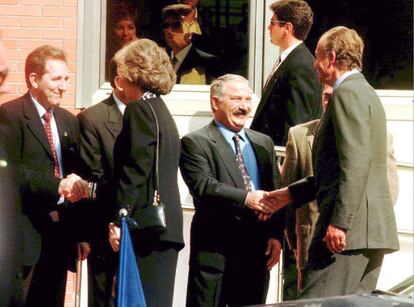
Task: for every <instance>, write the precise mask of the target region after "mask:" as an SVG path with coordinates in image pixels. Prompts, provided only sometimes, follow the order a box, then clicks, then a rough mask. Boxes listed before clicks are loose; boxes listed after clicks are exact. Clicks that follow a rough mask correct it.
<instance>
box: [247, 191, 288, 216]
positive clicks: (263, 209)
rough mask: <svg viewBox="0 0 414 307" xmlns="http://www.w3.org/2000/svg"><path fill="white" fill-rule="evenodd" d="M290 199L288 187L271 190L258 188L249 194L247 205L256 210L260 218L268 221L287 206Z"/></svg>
mask: <svg viewBox="0 0 414 307" xmlns="http://www.w3.org/2000/svg"><path fill="white" fill-rule="evenodd" d="M290 201H291V197H290V193H289V190H288V188H282V189H279V190H274V191H270V192H266V191H262V190H258V191H253V192H249V193H248V194H247V198H246V205H247V207H248V208H250V209H252V210H254V211H255V213H256V214H257V217H258V218H259V220H261V221H266V220H268V219H269V218H270V216H271V215H272V214H273V213H274V212H276V211H278V210H279V209H281V208H283V207H284V206H286V205H287V204H288V203H289V202H290Z"/></svg>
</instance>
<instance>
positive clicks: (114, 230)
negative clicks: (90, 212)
mask: <svg viewBox="0 0 414 307" xmlns="http://www.w3.org/2000/svg"><path fill="white" fill-rule="evenodd" d="M120 240H121V228H119V227H118V226H116V225H115V224H114V223H109V244H111V247H112V250H113V251H114V252H118V251H119V241H120Z"/></svg>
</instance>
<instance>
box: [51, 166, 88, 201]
mask: <svg viewBox="0 0 414 307" xmlns="http://www.w3.org/2000/svg"><path fill="white" fill-rule="evenodd" d="M89 193H90V187H89V183H88V182H87V181H86V180H84V179H82V178H81V177H80V176H78V175H76V174H73V173H72V174H70V175H68V176H67V177H66V178H63V179H62V180H61V181H60V183H59V189H58V194H59V195H60V196H63V197H64V198H65V199H67V200H69V201H70V202H77V201H79V200H81V199H82V198H88V197H89Z"/></svg>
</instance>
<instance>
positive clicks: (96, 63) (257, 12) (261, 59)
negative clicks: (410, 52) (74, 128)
mask: <svg viewBox="0 0 414 307" xmlns="http://www.w3.org/2000/svg"><path fill="white" fill-rule="evenodd" d="M273 2H274V0H265V1H259V0H251V1H250V3H249V13H250V16H249V33H250V35H249V48H248V57H249V66H248V80H249V84H250V86H251V88H252V89H253V92H254V94H255V95H256V97H257V99H260V95H261V89H262V86H263V82H264V80H266V78H267V76H268V74H269V73H270V71H271V69H272V67H273V65H274V62H275V59H276V58H277V57H278V56H279V48H278V47H276V46H274V45H272V44H271V43H270V39H269V34H268V30H267V27H268V21H269V20H270V18H271V17H272V12H271V10H270V9H269V6H270V4H272V3H273ZM106 7H107V0H88V1H85V0H82V1H79V2H78V27H77V33H78V36H77V67H76V71H77V74H76V104H75V106H76V108H85V107H88V106H90V105H92V104H94V103H97V102H99V101H100V100H101V99H102V97H105V96H106V95H107V94H108V93H110V92H111V91H112V88H111V86H110V84H109V82H103V81H102V80H104V74H105V72H104V71H103V70H102V68H103V67H104V66H105V44H106ZM208 91H209V86H207V85H205V86H200V85H176V86H174V88H173V91H172V93H171V96H172V97H181V95H180V94H179V93H181V92H185V93H186V94H187V95H189V99H186V100H191V99H194V100H199V98H197V95H199V94H200V93H206V92H208ZM377 93H378V95H379V96H380V98H381V100H382V101H383V102H384V103H387V102H389V101H392V100H393V99H396V100H398V101H399V102H404V103H413V91H412V90H411V91H410V90H408V91H407V90H377ZM187 97H188V96H187ZM203 97H205V95H203ZM172 99H173V100H175V99H174V98H172ZM188 107H190V108H191V104H188Z"/></svg>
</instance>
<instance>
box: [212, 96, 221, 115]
mask: <svg viewBox="0 0 414 307" xmlns="http://www.w3.org/2000/svg"><path fill="white" fill-rule="evenodd" d="M219 104H220V100H219V99H218V97H217V96H213V97H212V98H211V109H212V110H213V112H215V111H217V110H218V109H219Z"/></svg>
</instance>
